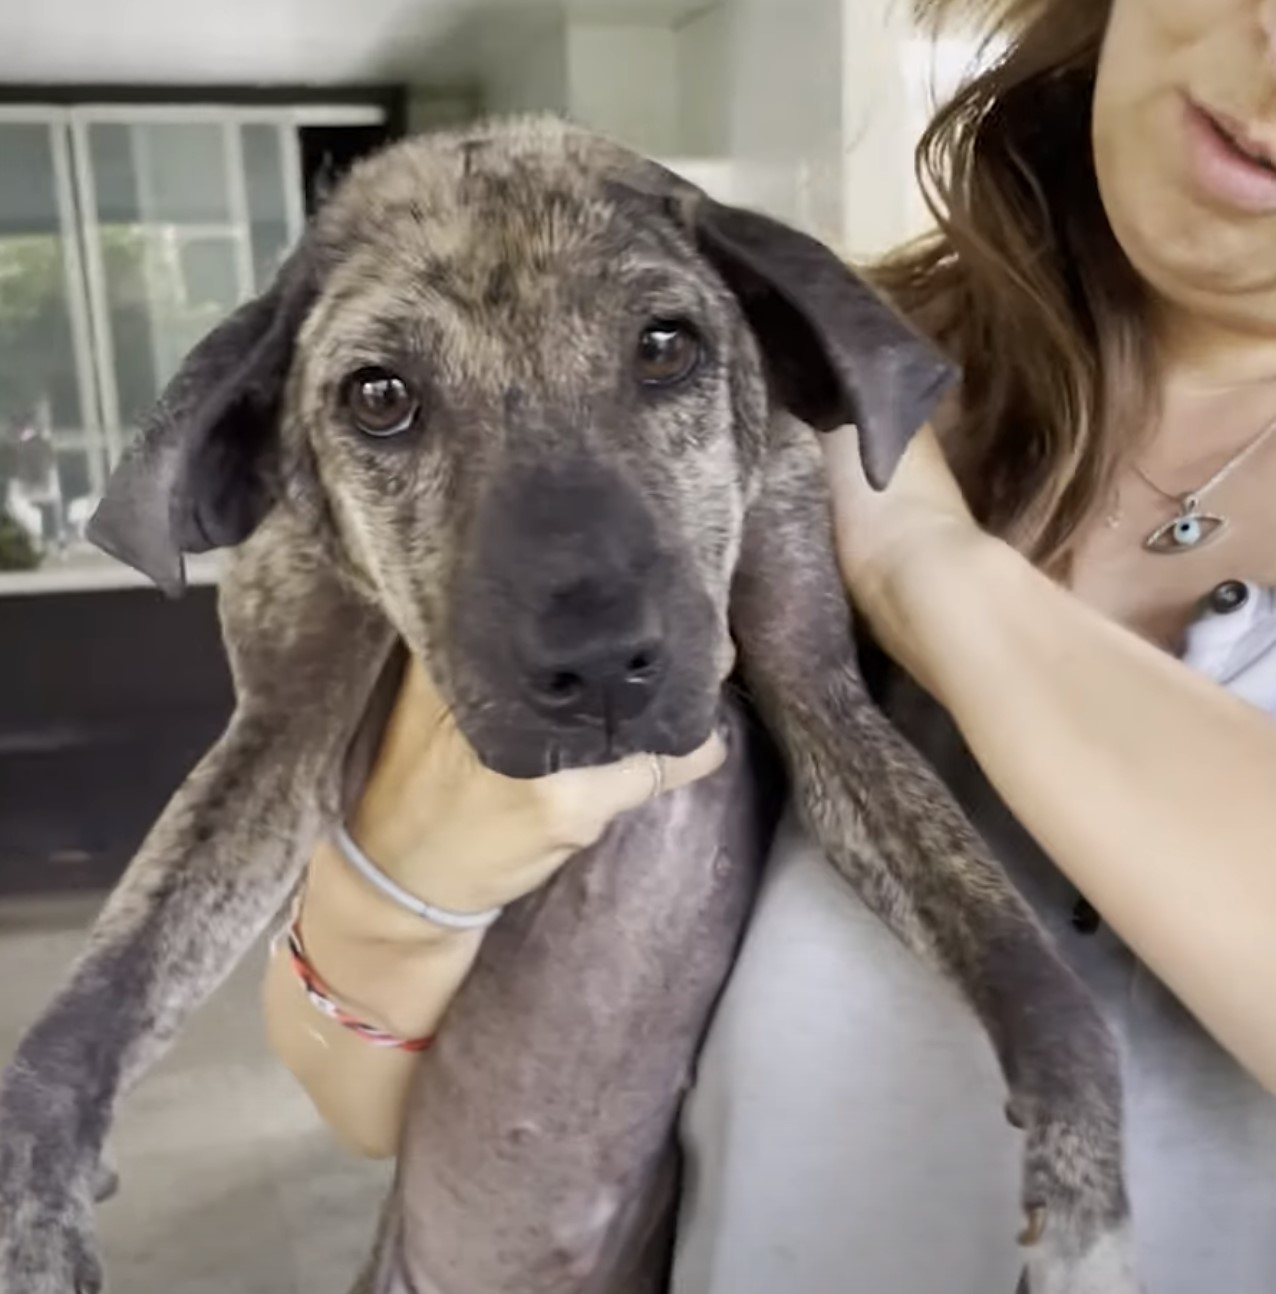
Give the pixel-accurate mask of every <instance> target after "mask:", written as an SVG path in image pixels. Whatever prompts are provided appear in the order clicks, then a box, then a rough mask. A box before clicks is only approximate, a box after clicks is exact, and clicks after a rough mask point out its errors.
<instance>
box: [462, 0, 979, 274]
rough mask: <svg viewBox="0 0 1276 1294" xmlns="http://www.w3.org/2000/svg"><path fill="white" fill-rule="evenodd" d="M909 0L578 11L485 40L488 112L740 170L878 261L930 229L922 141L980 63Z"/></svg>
mask: <svg viewBox="0 0 1276 1294" xmlns="http://www.w3.org/2000/svg"><path fill="white" fill-rule="evenodd" d="M906 11H907V6H906V5H905V4H903V3H902V0H714V2H713V3H710V4H708V5H707V6H706V7H705V8H704V9H703V10H701V11H699V12H697V13H694V14H693V15H691V16H690V17H685V16H684V17H682V18H681V19H676V18H671V17H669V16H668V14H664V15H663V16H657V17H653V18H652V20H651V21H650V22H643V23H636V22H626V23H616V22H607V21H600V20H598V19H593V18H591V19H585V18H581V17H579V16H575V17H570V18H567V19H563V18H559V19H558V20H557V21H554V22H547V21H546V20H545V19H544V17H543V16H542V17H541V18H539V19H537V20H536V21H535V22H532V21H531V20H530V19H529V22H528V23H526V24H522V25H520V24H519V23H518V22H517V21H515V20H514V16H513V15H511V14H509V13H506V14H504V15H502V17H501V19H500V21H499V22H497V23H494V24H493V27H492V31H491V32H490V33H489V34H488V35H487V36H486V37H485V44H484V47H483V55H482V59H481V65H482V68H483V74H482V82H483V84H484V87H485V91H486V94H485V98H486V106H487V107H488V108H489V109H491V110H493V111H498V112H506V111H527V110H536V109H547V110H551V111H557V112H565V113H566V114H567V115H569V116H570V117H572V118H573V119H575V120H576V121H579V122H580V123H581V124H582V125H586V126H589V127H592V128H593V129H596V130H600V131H602V132H604V133H606V134H609V135H612V136H614V137H616V138H618V139H620V140H621V141H623V142H625V143H627V144H629V145H630V146H632V147H634V148H636V149H638V150H639V151H641V152H645V153H650V154H653V155H655V156H657V157H660V158H662V159H668V160H685V161H688V162H691V161H695V160H699V161H700V162H710V163H712V167H711V169H712V172H713V173H714V174H715V175H724V174H725V171H724V169H723V168H724V167H728V166H729V168H730V177H729V188H730V190H731V192H732V194H733V195H734V197H735V198H736V199H737V200H739V201H742V202H746V203H749V204H750V205H753V206H756V207H760V208H761V209H763V210H766V211H769V212H771V213H772V214H774V215H776V216H778V217H780V218H782V219H785V220H789V221H792V222H794V223H796V224H798V225H800V226H802V227H804V228H807V229H809V230H811V231H812V232H814V233H816V234H817V235H818V236H820V237H822V238H824V239H826V240H827V241H829V242H831V243H833V244H835V245H836V246H838V247H839V249H841V250H842V251H843V252H845V253H846V254H848V255H850V256H854V257H865V258H867V257H872V256H875V255H878V254H880V253H881V252H883V251H885V250H886V249H888V248H889V247H891V246H893V245H895V244H897V243H899V242H900V241H902V240H903V239H905V238H907V237H909V236H910V235H912V234H914V233H916V232H919V231H920V230H921V229H923V228H925V225H926V223H927V216H926V213H925V209H924V206H923V204H922V202H921V198H920V193H919V191H918V189H917V186H916V182H915V179H914V176H913V160H912V154H913V147H914V144H915V142H916V139H917V136H918V135H919V134H920V131H921V128H922V126H923V124H924V122H925V119H926V116H927V114H928V112H929V109H930V105H931V103H932V102H933V98H934V95H935V94H936V93H942V92H943V91H944V90H946V89H947V88H949V87H950V86H951V84H952V82H953V80H954V79H955V77H956V76H957V75H959V74H960V72H961V70H962V68H963V66H964V65H965V63H966V61H967V60H968V58H969V56H970V53H971V51H970V49H969V47H967V46H965V45H962V44H959V43H950V44H948V45H946V46H944V47H943V48H941V49H939V50H938V51H936V50H932V49H931V48H930V47H929V46H928V45H926V44H925V43H924V42H922V41H920V40H918V39H917V38H916V36H915V34H914V32H913V31H912V29H911V27H910V24H909V22H908V19H907V16H906Z"/></svg>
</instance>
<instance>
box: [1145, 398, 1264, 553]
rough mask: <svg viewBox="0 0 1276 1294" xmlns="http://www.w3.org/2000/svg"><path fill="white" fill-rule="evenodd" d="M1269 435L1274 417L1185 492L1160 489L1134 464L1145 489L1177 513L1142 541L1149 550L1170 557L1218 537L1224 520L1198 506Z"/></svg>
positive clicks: (1255, 451)
mask: <svg viewBox="0 0 1276 1294" xmlns="http://www.w3.org/2000/svg"><path fill="white" fill-rule="evenodd" d="M1273 436H1276V418H1273V419H1272V421H1271V422H1269V423H1268V424H1267V425H1266V426H1265V427H1264V428H1263V429H1262V430H1261V431H1260V432H1259V433H1258V435H1257V436H1255V437H1254V439H1253V440H1251V441H1250V442H1249V443H1248V444H1246V445H1242V446H1241V448H1240V449H1238V450H1237V451H1236V453H1235V454H1233V455H1232V457H1231V458H1229V459H1228V460H1227V462H1226V463H1224V464H1223V466H1222V467H1220V468H1219V469H1218V471H1217V472H1215V473H1214V475H1213V476H1211V477H1210V479H1209V480H1208V481H1206V482H1205V484H1204V485H1198V486H1197V487H1196V489H1194V490H1189V491H1188V492H1187V493H1186V494H1172V493H1170V491H1169V490H1163V489H1162V488H1161V487H1160V486H1159V485H1157V483H1156V482H1155V481H1154V480H1152V478H1151V477H1150V476H1148V474H1147V473H1146V472H1145V471H1144V470H1143V469H1142V468H1141V467H1139V466H1138V464H1137V463H1136V464H1135V466H1134V471H1135V474H1136V475H1137V476H1138V477H1139V479H1140V480H1141V481H1142V482H1143V484H1144V485H1146V486H1147V487H1148V488H1149V489H1151V490H1155V491H1156V493H1157V494H1159V495H1160V496H1161V497H1162V498H1163V499H1166V500H1168V501H1169V502H1170V503H1172V504H1174V506H1175V507H1176V508H1177V509H1178V515H1177V516H1175V517H1173V518H1172V519H1171V520H1169V521H1165V522H1162V524H1161V525H1159V526H1157V528H1156V529H1155V530H1153V531H1152V533H1151V534H1150V535H1148V536H1147V537H1146V538H1145V539H1144V540H1143V547H1144V548H1146V549H1147V551H1148V552H1150V553H1160V554H1163V555H1169V556H1174V555H1176V554H1178V553H1190V552H1199V551H1200V549H1202V548H1205V547H1206V546H1208V545H1209V544H1212V543H1214V541H1215V540H1217V539H1219V538H1221V537H1222V535H1223V534H1224V532H1225V531H1226V530H1227V528H1228V526H1229V524H1230V523H1229V521H1228V519H1227V518H1226V517H1225V516H1223V515H1222V514H1221V513H1219V512H1207V511H1205V510H1204V508H1203V507H1202V504H1203V503H1204V501H1205V496H1206V495H1207V494H1209V493H1210V492H1211V491H1212V490H1216V489H1217V488H1218V487H1219V486H1220V485H1222V484H1223V482H1224V481H1226V480H1227V478H1228V477H1229V476H1231V475H1232V473H1233V472H1236V471H1239V469H1240V468H1242V467H1243V466H1244V465H1245V464H1246V463H1247V462H1249V460H1250V459H1251V458H1253V456H1254V455H1255V454H1257V453H1258V451H1259V450H1260V449H1262V447H1263V446H1264V445H1265V444H1267V442H1268V441H1269V440H1271V438H1272V437H1273Z"/></svg>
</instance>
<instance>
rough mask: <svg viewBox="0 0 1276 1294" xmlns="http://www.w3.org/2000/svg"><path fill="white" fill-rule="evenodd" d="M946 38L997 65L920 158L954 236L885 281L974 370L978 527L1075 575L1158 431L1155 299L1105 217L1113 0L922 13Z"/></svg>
mask: <svg viewBox="0 0 1276 1294" xmlns="http://www.w3.org/2000/svg"><path fill="white" fill-rule="evenodd" d="M913 5H914V9H915V11H916V12H917V15H918V17H919V20H920V22H921V23H922V24H923V26H924V29H925V30H927V32H928V33H929V34H934V35H942V34H947V33H948V32H950V31H953V30H954V29H955V28H958V27H960V25H961V24H963V23H966V22H973V23H974V24H976V28H975V29H976V30H978V31H979V32H980V33H981V34H982V35H983V36H984V37H986V39H987V44H986V45H984V49H985V50H988V51H993V50H996V51H997V53H996V56H995V58H993V60H992V62H991V63H989V64H987V65H986V67H985V68H984V70H981V71H979V72H977V73H976V74H974V75H972V76H971V77H970V79H968V80H967V81H966V82H965V83H964V84H963V85H962V87H961V88H960V89H959V90H958V91H957V93H956V94H955V95H954V96H953V98H952V99H951V100H950V101H949V102H948V103H946V104H945V105H944V106H943V107H941V108H940V109H939V111H938V112H937V113H936V115H935V117H934V118H933V120H932V121H931V122H930V125H929V126H928V127H927V129H926V131H925V134H924V135H923V137H922V139H921V142H920V144H919V145H918V149H917V159H916V160H917V172H918V178H919V180H920V181H921V184H922V187H923V190H924V192H925V195H926V200H927V203H928V205H929V207H930V210H931V213H932V215H933V216H934V219H935V221H936V222H937V225H938V228H937V230H936V231H935V232H934V233H932V234H930V235H927V236H926V237H924V238H922V239H920V240H919V241H917V242H915V243H913V244H910V245H909V246H907V247H905V248H903V249H901V250H900V251H898V252H896V253H894V254H893V255H891V256H890V257H888V258H887V259H886V260H885V261H884V262H883V263H882V264H880V265H878V266H876V267H875V269H874V271H873V273H874V278H875V280H876V281H877V282H878V283H879V285H880V286H881V287H882V289H883V290H884V291H885V292H886V293H887V294H888V296H890V297H891V299H892V300H893V301H894V302H895V304H896V305H897V306H898V307H899V308H900V309H901V310H903V311H904V312H905V313H906V314H907V315H909V316H910V317H911V318H912V319H913V320H914V321H915V323H916V324H917V325H918V326H919V327H920V328H922V329H923V330H924V331H926V332H927V333H929V334H930V335H931V336H932V337H933V338H934V339H935V340H936V341H937V342H939V344H941V345H942V346H943V347H944V348H945V349H946V350H947V351H948V353H949V354H950V355H951V356H952V357H953V359H955V360H956V361H957V362H958V363H959V364H960V365H961V367H962V369H963V372H964V381H963V386H962V398H961V400H960V403H959V407H958V408H955V410H954V414H953V420H952V421H951V422H950V423H947V424H946V425H945V432H944V436H945V442H946V443H947V445H948V447H949V452H950V454H951V457H952V462H953V467H954V469H955V471H956V473H957V475H958V478H959V479H960V481H961V483H962V485H963V488H964V489H965V491H966V494H967V497H968V499H969V500H970V503H971V506H972V508H973V509H974V512H975V514H976V516H977V517H978V518H979V520H980V521H981V522H982V523H983V524H984V525H985V526H987V527H988V528H989V529H991V530H993V531H994V532H996V533H998V534H1001V535H1003V536H1005V537H1006V538H1007V539H1009V540H1010V541H1011V542H1012V543H1014V544H1016V545H1017V546H1018V547H1019V548H1021V549H1022V550H1023V551H1024V552H1025V553H1027V554H1028V555H1029V556H1030V557H1031V558H1032V559H1033V560H1034V561H1036V562H1038V563H1039V564H1040V565H1042V566H1043V567H1046V568H1047V569H1052V570H1055V571H1061V570H1062V569H1063V568H1064V566H1065V564H1066V560H1067V557H1068V550H1069V544H1070V542H1071V540H1072V539H1073V538H1074V536H1075V535H1076V532H1077V529H1078V527H1079V525H1080V524H1081V523H1082V522H1083V521H1084V520H1085V519H1086V518H1087V517H1089V516H1091V515H1092V514H1093V513H1094V511H1095V510H1096V509H1097V508H1099V507H1102V506H1104V505H1105V503H1106V502H1107V501H1108V499H1109V497H1110V492H1111V490H1112V489H1113V487H1114V483H1115V476H1116V471H1117V468H1118V466H1119V465H1120V461H1121V458H1122V456H1123V455H1124V454H1125V452H1127V451H1128V449H1129V447H1130V444H1131V436H1132V435H1138V434H1139V433H1140V432H1141V430H1142V428H1143V427H1145V426H1146V425H1147V422H1148V416H1149V414H1150V412H1151V409H1152V404H1153V398H1154V397H1153V391H1154V389H1155V388H1154V382H1153V376H1154V356H1153V348H1152V345H1151V338H1150V329H1149V326H1148V310H1147V298H1146V293H1145V291H1144V289H1143V286H1142V283H1141V281H1140V280H1139V278H1138V276H1137V275H1136V273H1135V271H1134V269H1133V268H1132V266H1131V265H1130V264H1129V262H1128V261H1127V260H1126V258H1125V256H1124V254H1123V253H1122V251H1121V249H1120V247H1119V246H1118V244H1117V241H1116V238H1115V236H1114V234H1113V233H1112V230H1111V227H1110V226H1109V224H1108V220H1107V217H1106V215H1105V214H1104V210H1103V206H1102V203H1101V202H1100V199H1099V189H1098V181H1097V179H1096V177H1095V171H1094V159H1093V148H1092V143H1091V136H1090V124H1091V105H1092V100H1093V96H1094V84H1095V75H1096V70H1097V67H1098V61H1099V51H1100V48H1101V46H1102V43H1103V36H1104V32H1105V30H1106V27H1107V20H1108V15H1109V12H1110V9H1111V6H1112V0H913Z"/></svg>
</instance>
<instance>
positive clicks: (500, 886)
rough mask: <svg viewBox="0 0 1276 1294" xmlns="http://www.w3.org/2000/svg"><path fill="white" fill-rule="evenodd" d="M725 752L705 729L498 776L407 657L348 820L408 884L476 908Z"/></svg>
mask: <svg viewBox="0 0 1276 1294" xmlns="http://www.w3.org/2000/svg"><path fill="white" fill-rule="evenodd" d="M725 754H726V751H725V747H724V746H723V744H722V740H721V738H720V737H718V736H717V735H716V734H715V735H713V736H712V737H710V738H709V740H708V741H707V742H706V743H705V744H704V745H703V746H701V747H700V749H699V750H697V751H695V752H694V753H692V754H690V755H687V756H685V757H684V758H681V759H673V758H668V757H664V756H660V757H657V756H653V755H638V756H634V757H632V758H630V759H625V760H622V761H620V762H619V763H615V764H611V765H607V766H604V767H601V768H588V769H569V770H566V771H563V772H560V773H555V774H552V775H551V776H548V777H544V778H538V779H534V780H517V779H513V778H508V777H502V776H500V775H498V774H496V773H493V772H490V771H489V770H488V769H486V768H485V767H483V765H482V764H480V763H479V761H478V758H477V756H476V755H475V754H474V751H473V750H472V749H471V747H470V746H469V744H468V743H467V742H466V741H465V739H464V738H463V737H462V735H461V734H460V732H459V731H458V730H457V727H456V724H455V722H454V721H453V719H452V716H451V714H450V713H449V712H448V709H447V706H446V705H445V703H444V701H443V698H442V697H441V696H440V695H439V693H438V692H437V690H436V689H435V688H434V685H433V684H432V683H431V682H430V679H429V677H428V676H427V674H426V672H425V670H424V669H423V668H422V667H421V665H420V664H419V663H418V662H417V661H415V660H413V661H412V663H411V664H410V665H409V667H408V670H407V674H406V677H405V679H404V683H403V687H402V690H401V692H400V695H399V699H398V701H397V703H396V705H395V709H394V712H393V714H392V715H391V718H390V723H389V725H388V727H387V729H386V733H385V736H384V738H383V739H382V744H381V750H380V753H379V755H378V758H377V762H376V765H375V767H374V769H373V772H372V776H371V778H370V779H369V782H368V786H367V788H366V790H365V792H364V795H363V798H362V801H361V803H360V805H359V807H358V810H357V812H356V814H355V816H354V819H353V821H352V822H351V824H350V830H351V834H352V835H353V836H354V838H355V840H356V841H357V842H358V844H359V845H360V847H361V848H362V849H363V851H364V852H365V853H366V854H368V855H369V856H370V857H371V858H372V859H373V860H375V862H376V863H377V864H378V866H380V867H381V868H382V869H383V870H384V871H386V872H388V873H389V874H390V875H391V876H393V877H394V879H395V880H397V881H398V882H399V884H400V885H402V886H403V887H404V888H405V889H406V890H408V891H409V892H411V893H412V894H416V895H419V896H420V897H421V898H422V899H425V900H426V901H427V902H429V903H432V904H434V905H435V906H437V907H442V908H447V909H450V910H452V911H456V912H479V911H483V910H485V909H488V908H495V907H502V906H504V905H505V904H507V903H511V902H513V901H514V900H515V899H519V898H522V897H523V896H524V895H526V894H529V893H530V892H531V891H532V890H535V889H536V888H538V887H539V886H540V885H542V884H543V883H544V882H545V881H547V880H548V879H549V877H550V876H551V875H552V874H553V873H554V872H555V871H556V870H557V869H558V868H559V867H560V866H561V865H562V864H563V863H564V862H565V861H566V860H567V859H568V858H569V857H571V855H572V854H574V853H577V852H578V851H579V850H581V849H584V848H586V847H587V846H589V845H592V844H593V843H594V842H595V841H596V840H597V839H598V838H599V837H600V836H601V835H602V833H603V831H604V830H605V829H606V827H607V826H608V824H609V823H610V822H611V821H612V820H613V819H614V818H615V817H617V816H618V815H619V814H621V813H623V812H625V811H626V810H628V809H634V808H636V807H637V806H638V805H640V804H642V803H643V802H644V801H645V800H647V799H649V798H650V797H651V796H652V795H653V794H654V793H655V792H656V791H657V790H674V789H676V788H678V787H681V786H686V785H687V784H688V783H690V782H693V781H696V780H697V779H699V778H701V777H704V776H705V775H706V774H708V773H711V772H713V771H714V770H715V769H716V768H718V767H719V765H720V764H721V763H722V761H723V759H724V757H725ZM411 919H412V920H416V918H414V917H413V918H411Z"/></svg>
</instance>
